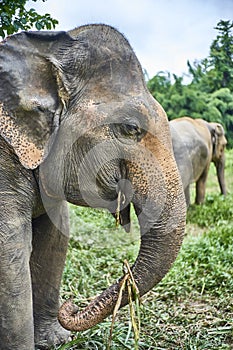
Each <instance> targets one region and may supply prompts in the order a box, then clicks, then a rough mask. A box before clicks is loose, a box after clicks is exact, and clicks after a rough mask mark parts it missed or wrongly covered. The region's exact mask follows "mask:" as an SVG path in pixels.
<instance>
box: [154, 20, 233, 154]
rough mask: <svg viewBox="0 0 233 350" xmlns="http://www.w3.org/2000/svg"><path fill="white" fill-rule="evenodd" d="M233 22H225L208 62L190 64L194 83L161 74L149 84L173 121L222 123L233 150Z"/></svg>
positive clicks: (221, 23) (220, 25) (219, 26)
mask: <svg viewBox="0 0 233 350" xmlns="http://www.w3.org/2000/svg"><path fill="white" fill-rule="evenodd" d="M232 28H233V22H230V21H223V20H221V21H220V22H219V23H218V24H217V26H216V28H215V29H216V30H217V31H218V35H217V37H216V39H215V40H214V41H213V43H212V44H211V46H210V53H209V56H208V57H207V58H204V59H202V60H200V61H195V62H194V63H193V64H191V63H190V62H189V61H188V62H187V64H188V69H189V75H190V79H191V82H190V83H189V84H187V85H185V84H183V79H184V76H182V77H177V76H176V75H174V74H173V75H172V74H171V73H168V72H159V73H158V74H156V75H155V76H154V77H153V78H152V79H151V80H149V81H148V88H149V89H150V91H151V93H152V95H153V96H154V97H155V98H156V99H157V100H158V101H159V102H160V103H161V104H162V106H163V108H164V109H165V111H166V112H167V115H168V118H169V119H174V118H178V117H183V116H185V115H186V116H191V117H193V118H203V119H205V120H207V121H210V122H219V123H221V124H222V125H223V126H224V128H225V130H226V135H227V139H228V147H229V148H232V147H233V35H232Z"/></svg>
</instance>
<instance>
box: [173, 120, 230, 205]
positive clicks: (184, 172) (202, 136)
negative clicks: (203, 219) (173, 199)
mask: <svg viewBox="0 0 233 350" xmlns="http://www.w3.org/2000/svg"><path fill="white" fill-rule="evenodd" d="M169 124H170V130H171V136H172V144H173V150H174V155H175V159H176V162H177V165H178V169H179V172H180V174H181V178H182V183H183V187H184V192H185V197H186V203H187V205H189V204H190V193H189V192H190V191H189V185H190V184H191V183H193V182H196V198H195V203H196V204H200V203H202V202H203V201H204V198H205V189H206V180H207V175H208V171H209V167H210V162H211V161H212V162H214V164H215V166H216V171H217V177H218V182H219V186H220V189H221V193H222V194H224V195H225V194H226V184H225V179H224V167H225V154H224V150H225V146H226V144H227V141H226V138H225V134H224V129H223V127H222V125H221V124H219V123H208V122H206V121H205V120H203V119H192V118H189V117H183V118H178V119H174V120H172V121H170V123H169Z"/></svg>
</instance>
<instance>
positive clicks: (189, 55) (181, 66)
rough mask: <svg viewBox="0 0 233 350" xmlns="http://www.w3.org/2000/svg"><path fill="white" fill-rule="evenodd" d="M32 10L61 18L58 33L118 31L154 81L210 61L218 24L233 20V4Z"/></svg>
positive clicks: (112, 2)
mask: <svg viewBox="0 0 233 350" xmlns="http://www.w3.org/2000/svg"><path fill="white" fill-rule="evenodd" d="M27 8H34V9H35V10H36V11H37V12H39V13H40V14H44V13H49V14H50V15H51V16H52V17H53V18H56V19H57V20H58V21H59V25H57V26H56V30H69V29H73V28H75V27H77V26H80V25H83V24H90V23H104V24H109V25H111V26H113V27H115V28H116V29H118V30H119V31H120V32H121V33H123V34H124V35H125V36H126V38H127V39H128V40H129V42H130V44H131V46H132V47H133V49H134V51H135V53H136V55H137V57H138V59H139V61H140V63H141V65H142V67H143V69H145V70H146V71H147V73H148V77H149V78H150V79H151V78H152V77H153V76H154V75H156V74H157V73H158V72H160V71H168V72H170V73H172V74H176V75H178V76H181V75H183V74H187V73H188V68H187V60H189V61H190V62H191V63H193V62H194V60H201V59H203V58H206V57H207V56H208V54H209V48H210V45H211V43H212V42H213V40H214V39H215V38H216V36H217V34H218V31H217V30H216V29H214V27H216V25H217V23H218V22H219V21H220V20H221V19H222V20H233V0H47V1H46V2H42V1H41V0H37V2H33V1H29V3H28V4H27Z"/></svg>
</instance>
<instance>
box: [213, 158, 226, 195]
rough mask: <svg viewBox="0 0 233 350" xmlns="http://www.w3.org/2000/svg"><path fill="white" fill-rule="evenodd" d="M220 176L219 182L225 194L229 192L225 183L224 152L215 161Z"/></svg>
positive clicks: (222, 192)
mask: <svg viewBox="0 0 233 350" xmlns="http://www.w3.org/2000/svg"><path fill="white" fill-rule="evenodd" d="M214 164H215V167H216V172H217V177H218V183H219V187H220V190H221V194H223V195H224V196H225V195H226V194H227V190H226V183H225V175H224V173H225V155H224V154H222V156H221V158H220V159H218V160H217V161H215V162H214Z"/></svg>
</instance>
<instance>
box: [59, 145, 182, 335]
mask: <svg viewBox="0 0 233 350" xmlns="http://www.w3.org/2000/svg"><path fill="white" fill-rule="evenodd" d="M137 157H138V153H137V155H136V156H135V160H134V161H130V162H129V163H128V164H127V172H128V179H129V180H130V181H131V183H132V187H133V191H134V194H133V198H132V202H133V204H134V207H135V211H136V214H137V217H138V220H139V225H140V232H141V245H140V250H139V254H138V257H137V259H136V262H135V263H134V265H133V267H132V273H133V276H134V279H135V282H136V284H137V287H138V290H139V293H140V296H142V295H144V294H145V293H146V292H148V291H149V290H150V289H151V288H153V287H154V286H155V285H156V284H157V283H158V282H159V281H160V280H161V279H162V278H163V277H164V275H165V274H166V273H167V272H168V270H169V269H170V267H171V265H172V263H173V262H174V260H175V258H176V256H177V254H178V251H179V248H180V246H181V243H182V239H183V233H184V226H185V213H186V206H185V200H184V195H183V190H182V185H181V182H180V178H179V175H178V171H177V168H176V165H175V162H174V159H173V157H172V156H171V151H167V152H165V150H164V152H163V155H162V156H161V158H160V159H158V157H156V161H155V162H153V163H155V164H153V163H151V154H149V155H148V156H147V155H145V157H144V158H143V161H144V164H145V162H147V161H148V162H150V164H151V166H150V170H149V172H150V175H148V171H147V172H145V171H144V170H143V167H142V166H139V165H138V160H137ZM168 157H169V158H168ZM146 158H148V159H146ZM149 158H150V159H149ZM152 164H153V165H152ZM171 165H172V166H171ZM152 167H153V169H151V168H152ZM156 188H157V189H156ZM121 281H122V279H120V280H119V281H118V282H117V283H116V284H113V285H112V286H111V287H110V288H108V289H107V290H105V291H104V292H103V293H102V294H101V295H99V296H98V297H97V298H96V299H94V300H93V301H92V302H91V303H90V304H89V305H88V306H87V307H86V308H85V309H84V310H83V311H80V312H78V310H77V307H76V306H75V305H73V304H72V302H71V301H67V302H65V303H64V304H63V305H62V306H61V308H60V310H59V315H58V319H59V321H60V323H61V325H62V326H63V327H64V328H67V329H69V330H72V331H83V330H86V329H89V328H91V327H92V326H94V325H96V324H98V323H100V322H101V321H102V320H103V319H104V318H105V317H107V316H109V315H110V314H112V313H113V310H114V307H115V305H116V302H117V299H118V296H119V291H120V288H121ZM127 303H128V295H127V292H126V291H124V292H123V296H122V301H121V307H122V306H125V305H126V304H127Z"/></svg>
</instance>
